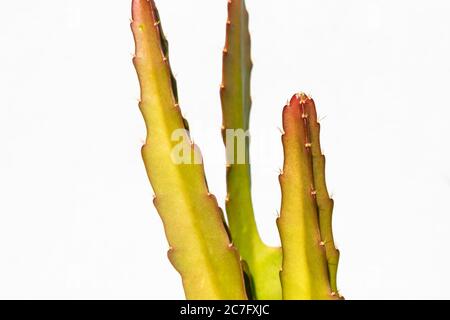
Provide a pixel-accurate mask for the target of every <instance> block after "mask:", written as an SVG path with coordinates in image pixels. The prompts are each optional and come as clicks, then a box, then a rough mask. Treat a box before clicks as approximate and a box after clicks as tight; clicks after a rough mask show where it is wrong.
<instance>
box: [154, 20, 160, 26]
mask: <svg viewBox="0 0 450 320" xmlns="http://www.w3.org/2000/svg"><path fill="white" fill-rule="evenodd" d="M160 23H161V21H156V22H155V23H154V24H153V25H154V26H155V27H156V26H157V25H159V24H160Z"/></svg>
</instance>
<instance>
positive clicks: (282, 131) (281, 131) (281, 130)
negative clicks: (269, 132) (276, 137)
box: [277, 127, 286, 135]
mask: <svg viewBox="0 0 450 320" xmlns="http://www.w3.org/2000/svg"><path fill="white" fill-rule="evenodd" d="M277 129H278V131H280V133H281V134H282V135H284V134H285V133H286V132H284V130H283V129H281V128H280V127H277Z"/></svg>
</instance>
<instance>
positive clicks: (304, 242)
mask: <svg viewBox="0 0 450 320" xmlns="http://www.w3.org/2000/svg"><path fill="white" fill-rule="evenodd" d="M227 2H228V19H227V22H226V28H227V32H226V44H225V47H224V50H223V80H222V84H221V87H220V96H221V102H222V114H223V123H222V135H223V140H224V143H225V146H226V149H227V165H226V177H227V197H226V203H225V207H226V215H227V219H225V216H224V214H223V212H222V210H221V209H220V207H219V206H218V203H217V200H216V198H215V197H214V196H213V195H212V194H211V193H210V192H209V190H208V185H207V182H206V178H205V173H204V169H203V164H202V157H201V153H200V150H199V148H198V147H197V146H196V145H195V144H194V143H193V142H192V140H191V138H190V135H189V126H188V123H187V121H186V120H185V119H184V118H183V116H182V113H181V110H180V106H179V102H178V96H177V84H176V81H175V79H174V76H173V74H172V72H171V68H170V62H169V53H168V42H167V40H166V38H165V37H164V33H163V30H162V26H161V21H160V18H159V14H158V11H157V9H156V5H155V2H154V0H133V3H132V23H131V27H132V30H133V34H134V39H135V43H136V52H135V56H134V58H133V63H134V65H135V67H136V70H137V74H138V78H139V82H140V89H141V98H140V104H139V107H140V110H141V112H142V115H143V117H144V120H145V124H146V128H147V138H146V142H145V144H144V146H143V147H142V156H143V159H144V163H145V167H146V170H147V174H148V177H149V180H150V183H151V185H152V187H153V190H154V193H155V195H154V199H153V202H154V205H155V207H156V209H157V211H158V212H159V214H160V216H161V219H162V221H163V224H164V229H165V233H166V236H167V239H168V242H169V246H170V249H169V252H168V256H169V259H170V261H171V263H172V264H173V266H174V267H175V268H176V270H177V271H178V272H179V273H180V274H181V277H182V281H183V286H184V290H185V294H186V298H187V299H232V300H233V299H236V300H241V299H341V298H342V297H341V296H340V295H339V292H338V290H337V285H336V273H337V265H338V260H339V252H338V251H337V250H336V248H335V245H334V241H333V234H332V229H331V224H332V223H331V215H332V210H333V201H332V200H331V199H330V197H329V195H328V191H327V188H326V185H325V158H324V156H323V155H322V153H321V148H320V142H319V130H320V128H319V124H318V122H317V115H316V109H315V105H314V102H313V100H312V99H311V98H310V97H308V96H307V95H305V94H301V93H300V94H295V95H294V96H293V97H292V99H291V100H290V101H289V103H288V104H287V105H286V106H285V107H284V110H283V129H284V133H283V136H282V141H283V147H284V167H283V170H282V173H281V174H280V177H279V179H280V184H281V189H282V203H281V213H280V217H279V218H278V221H277V224H278V229H279V233H280V238H281V247H280V248H272V247H269V246H267V245H265V244H264V243H263V241H262V240H261V237H260V236H259V233H258V230H257V226H256V222H255V216H254V212H253V205H252V197H251V172H250V171H251V168H250V161H249V158H250V157H249V139H248V134H247V133H248V130H249V118H250V108H251V97H250V74H251V69H252V62H251V55H250V45H251V44H250V34H249V29H248V12H247V10H246V7H245V1H244V0H228V1H227ZM237 133H244V135H243V137H244V146H243V148H241V149H239V147H238V142H239V141H238V140H239V138H240V137H242V136H240V135H239V134H237ZM235 142H237V143H235ZM240 142H242V141H240ZM236 152H237V154H236ZM236 156H237V157H236Z"/></svg>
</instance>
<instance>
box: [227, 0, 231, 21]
mask: <svg viewBox="0 0 450 320" xmlns="http://www.w3.org/2000/svg"><path fill="white" fill-rule="evenodd" d="M228 3H230V2H228ZM230 24H231V21H230V20H227V25H230Z"/></svg>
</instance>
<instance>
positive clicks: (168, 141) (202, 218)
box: [131, 0, 247, 299]
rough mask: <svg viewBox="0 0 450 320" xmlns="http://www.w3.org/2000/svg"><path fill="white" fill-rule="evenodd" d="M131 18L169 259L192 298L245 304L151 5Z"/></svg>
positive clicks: (140, 5)
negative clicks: (179, 151)
mask: <svg viewBox="0 0 450 320" xmlns="http://www.w3.org/2000/svg"><path fill="white" fill-rule="evenodd" d="M132 15H133V20H132V23H131V27H132V30H133V34H134V39H135V43H136V53H135V57H134V59H133V62H134V65H135V67H136V71H137V74H138V78H139V82H140V87H141V102H140V105H139V106H140V110H141V112H142V115H143V117H144V120H145V124H146V127H147V138H146V143H145V145H144V146H143V148H142V156H143V159H144V163H145V167H146V169H147V174H148V177H149V180H150V183H151V185H152V187H153V190H154V192H155V197H154V204H155V206H156V208H157V210H158V212H159V214H160V216H161V219H162V221H163V224H164V228H165V232H166V236H167V239H168V241H169V245H170V250H169V259H170V261H171V262H172V264H173V265H174V267H175V268H176V269H177V270H178V272H179V273H180V274H181V277H182V280H183V285H184V289H185V293H186V297H187V298H188V299H246V298H247V297H246V291H245V287H244V279H243V273H242V268H241V264H240V259H239V254H238V253H237V251H236V249H235V248H234V247H233V245H231V243H230V239H229V238H228V235H227V232H226V229H225V226H224V221H223V214H222V212H221V210H220V208H219V207H218V205H217V201H216V199H215V197H214V196H213V195H212V194H210V193H209V190H208V187H207V184H206V179H205V175H204V169H203V165H202V163H201V154H200V151H199V149H198V148H197V147H196V146H195V145H194V144H193V143H192V142H191V140H190V137H189V134H188V132H187V130H186V129H187V128H186V122H185V120H184V119H183V117H182V115H181V111H180V108H179V105H178V101H177V96H176V85H175V82H174V78H173V76H172V72H171V70H170V64H169V57H168V48H167V42H166V40H165V38H164V35H163V33H162V29H161V21H160V20H159V15H158V13H157V10H156V6H155V3H154V1H153V0H133V7H132ZM174 133H177V139H176V140H174V139H173V135H174ZM180 140H181V141H182V142H183V144H182V145H181V147H182V149H181V150H182V151H184V152H185V153H187V154H185V155H183V156H184V158H187V159H188V160H189V161H187V162H182V163H179V162H177V161H176V160H177V159H176V156H179V154H178V153H175V154H174V150H178V147H179V146H180ZM186 146H187V148H186ZM199 160H200V161H199Z"/></svg>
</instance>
